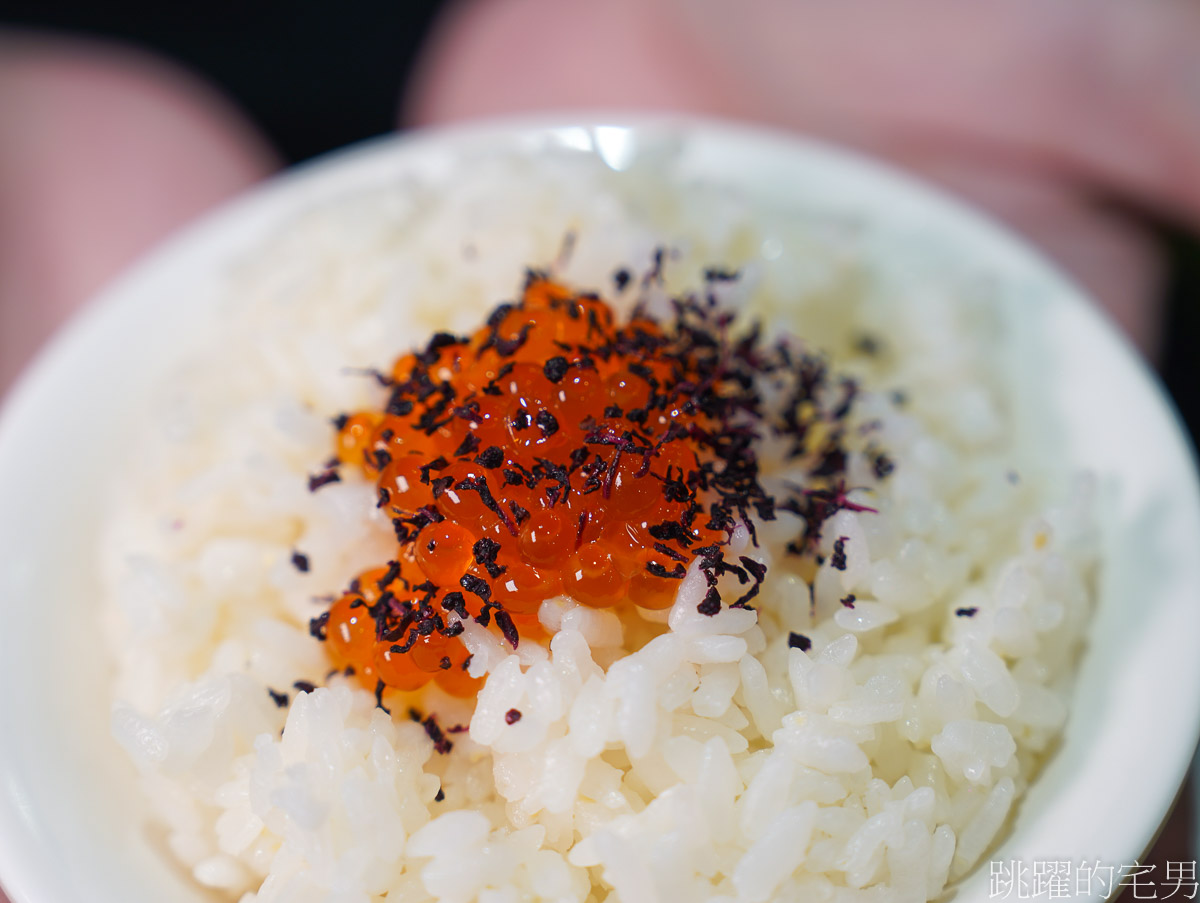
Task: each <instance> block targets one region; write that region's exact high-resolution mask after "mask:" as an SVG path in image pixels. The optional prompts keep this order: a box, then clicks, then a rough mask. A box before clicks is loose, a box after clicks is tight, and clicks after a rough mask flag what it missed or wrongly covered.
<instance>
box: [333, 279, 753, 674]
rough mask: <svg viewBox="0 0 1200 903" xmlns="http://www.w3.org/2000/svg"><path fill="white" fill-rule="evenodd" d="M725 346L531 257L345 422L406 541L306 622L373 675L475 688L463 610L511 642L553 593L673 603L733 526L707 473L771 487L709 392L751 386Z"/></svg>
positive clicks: (652, 605) (358, 461) (345, 432)
mask: <svg viewBox="0 0 1200 903" xmlns="http://www.w3.org/2000/svg"><path fill="white" fill-rule="evenodd" d="M726 351H727V349H726V348H725V346H724V345H722V344H721V343H719V342H713V341H708V340H702V337H698V334H693V333H690V332H688V331H687V330H686V329H683V328H682V327H680V328H678V329H677V330H676V331H675V332H670V331H668V330H665V329H664V328H662V327H661V326H660V325H659V324H657V323H656V322H654V321H653V320H651V319H649V318H648V317H646V316H644V315H642V314H640V313H638V314H635V316H634V317H633V318H632V319H631V320H630V322H629V323H628V324H626V325H624V326H620V325H618V324H617V318H616V316H615V314H614V312H613V310H612V309H611V308H610V307H609V306H608V305H607V304H605V303H604V302H603V301H601V300H600V299H599V298H597V297H594V296H591V295H586V294H579V293H576V292H573V291H571V290H570V289H568V288H567V287H565V286H563V285H561V284H559V283H557V282H555V281H553V280H551V279H549V278H547V277H545V276H542V275H539V274H533V273H531V274H530V276H529V278H528V279H527V281H526V284H525V288H524V293H523V297H522V299H521V301H520V302H519V303H517V304H511V305H504V306H501V307H500V308H498V309H497V310H496V311H495V312H494V313H493V314H492V315H491V317H490V318H489V320H488V322H487V324H486V325H485V326H483V327H482V328H480V329H479V330H478V331H476V332H475V333H474V334H473V335H472V336H470V337H468V338H465V339H459V338H456V337H454V336H450V335H446V334H438V335H436V336H434V338H433V339H432V341H431V342H430V343H429V345H428V346H427V348H426V349H425V350H424V351H422V352H420V353H416V354H408V355H405V356H403V357H401V358H400V359H398V360H397V361H396V363H395V364H394V366H393V367H392V368H391V370H390V372H389V373H388V374H386V375H381V377H380V381H381V382H384V383H385V384H386V385H387V386H388V388H389V390H390V397H389V398H388V400H387V403H386V405H385V407H384V408H383V410H379V411H360V412H357V413H354V414H352V415H350V416H346V417H342V418H339V421H338V426H339V429H338V434H337V438H336V443H335V445H336V452H337V457H338V459H339V461H340V462H341V464H342V465H344V466H346V467H351V468H355V469H358V470H359V471H361V472H362V473H363V474H364V475H365V476H366V478H368V479H370V480H371V481H373V482H374V483H375V486H376V489H377V491H378V499H379V503H378V506H379V507H380V508H381V509H383V510H384V511H385V512H386V513H387V514H388V515H389V516H390V517H391V519H392V523H393V527H394V529H395V533H396V538H397V552H396V555H395V560H394V561H392V562H390V563H389V565H388V567H386V568H379V569H375V570H372V571H370V572H367V573H365V574H362V575H359V577H358V578H357V579H356V580H355V581H353V582H352V584H351V591H350V592H349V593H347V594H346V595H344V596H342V597H341V598H339V599H338V600H337V601H336V602H335V603H334V604H333V605H332V607H331V608H330V609H329V611H328V612H327V613H326V614H325V615H323V616H322V618H319V619H316V621H314V633H317V634H318V635H320V636H321V637H322V638H323V639H325V641H326V644H327V648H328V650H329V655H330V658H331V661H332V662H333V664H334V666H335V667H336V668H339V669H347V668H352V669H353V671H354V673H356V674H357V675H358V677H359V679H360V680H361V681H362V682H363V684H364V685H365V686H367V687H369V688H371V689H374V690H375V691H376V693H381V692H382V691H383V689H384V688H385V687H390V688H394V689H397V690H416V689H419V688H421V687H423V686H425V685H426V684H428V683H429V682H430V681H435V682H436V683H437V684H438V685H439V686H441V687H442V688H443V689H444V690H446V691H447V692H449V693H452V694H455V695H459V696H470V695H472V694H474V693H475V692H476V691H477V690H478V687H479V685H480V683H481V681H479V680H476V679H474V678H472V677H470V675H469V674H468V673H467V668H468V666H469V663H470V656H469V654H468V653H467V650H466V648H465V647H464V646H463V644H462V642H461V640H460V639H459V636H460V635H461V633H462V630H463V626H462V622H463V621H466V620H467V619H474V620H475V621H476V622H478V623H480V624H482V625H483V626H485V627H488V628H489V629H494V630H498V631H499V632H500V633H501V635H502V636H503V637H504V638H505V639H506V640H507V641H508V642H509V643H510V644H511V645H513V646H514V647H515V646H516V645H517V643H518V641H519V638H521V637H524V638H526V639H528V638H530V637H532V638H534V639H539V638H542V637H544V635H545V634H544V631H543V630H542V628H541V625H540V624H539V623H538V621H537V610H538V607H539V605H540V604H541V603H542V601H544V600H545V599H547V598H551V597H554V596H556V595H560V594H563V595H567V596H570V597H571V598H573V599H574V600H575V601H577V602H579V603H581V604H584V605H588V606H593V607H596V608H610V607H613V606H628V605H636V606H642V607H644V608H647V609H663V608H667V607H669V606H670V605H671V604H672V602H673V600H674V598H675V594H676V589H677V587H678V586H679V581H680V579H681V578H682V577H683V575H684V573H685V572H686V568H687V564H688V563H689V562H690V561H692V559H693V557H694V556H697V555H700V554H702V552H703V550H705V549H707V550H710V552H704V553H703V554H706V555H711V550H719V549H720V548H721V547H723V546H724V545H726V544H727V543H728V540H729V536H730V533H731V529H732V522H733V516H734V514H735V513H737V512H735V511H734V510H733V509H734V508H735V507H736V505H734V504H733V503H726V504H722V503H721V502H720V501H718V502H715V503H714V502H713V501H712V499H713V498H714V496H713V494H712V493H711V492H708V493H707V494H706V490H708V489H709V488H710V487H709V485H708V484H709V483H710V482H716V483H721V481H722V479H723V480H724V482H725V483H726V484H729V485H734V484H735V483H736V484H737V485H739V486H743V489H741V490H739V491H741V492H743V493H744V492H745V487H749V488H750V490H752V492H758V493H760V494H761V488H760V487H758V485H757V482H756V470H755V469H754V466H753V453H752V452H747V451H745V448H746V447H747V446H746V445H745V442H746V441H748V440H744V441H743V438H742V437H740V436H739V435H736V434H735V435H734V436H733V439H732V440H730V439H729V438H728V437H725V438H720V436H721V431H722V429H726V430H728V424H727V423H725V422H723V421H722V420H721V418H722V414H721V412H720V410H718V409H717V408H714V406H713V404H711V403H706V402H705V399H714V398H716V399H728V398H733V397H736V396H737V393H738V392H739V391H741V392H745V391H747V386H746V385H745V381H744V380H743V381H742V382H741V383H738V384H733V383H729V382H726V381H725V378H724V376H723V370H722V367H724V366H725V364H724V362H723V357H722V355H725V354H726ZM721 442H724V443H725V445H724V446H722V445H721V444H720V443H721ZM739 442H741V443H742V444H740V445H739V444H738V443H739ZM722 455H724V458H723V459H722ZM743 459H745V461H743ZM731 462H732V463H731ZM746 462H748V463H746ZM743 467H745V468H747V470H746V473H745V474H741V473H740V471H739V468H743ZM738 481H741V482H740V483H738ZM730 493H732V490H730V492H729V493H726V494H727V495H729V494H730ZM720 498H723V497H720ZM725 501H726V502H728V500H727V499H725ZM739 504H740V503H739ZM740 513H741V515H742V516H743V517H744V516H745V511H744V506H743V510H741V512H740ZM717 557H718V559H719V552H718V553H717ZM703 560H706V561H709V562H710V563H711V560H712V559H711V557H710V558H708V559H703ZM735 570H736V569H735ZM714 580H715V578H714ZM714 580H710V583H712V582H714Z"/></svg>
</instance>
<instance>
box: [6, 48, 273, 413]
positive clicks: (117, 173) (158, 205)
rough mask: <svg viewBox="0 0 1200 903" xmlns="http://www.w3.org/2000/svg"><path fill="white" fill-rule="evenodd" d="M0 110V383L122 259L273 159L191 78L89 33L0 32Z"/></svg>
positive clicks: (268, 168)
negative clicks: (68, 36)
mask: <svg viewBox="0 0 1200 903" xmlns="http://www.w3.org/2000/svg"><path fill="white" fill-rule="evenodd" d="M0 117H2V119H3V122H4V128H3V129H0V390H2V389H3V387H4V385H5V384H7V382H8V381H9V380H11V378H12V377H13V375H14V374H15V373H16V371H17V370H18V369H19V367H20V366H21V364H22V363H24V361H25V360H27V359H28V357H29V356H30V355H31V354H32V352H33V350H34V349H35V348H36V346H37V345H38V344H39V343H40V342H41V341H42V340H43V339H44V338H45V337H46V336H47V335H49V333H50V332H51V330H52V329H53V328H54V327H55V326H56V325H57V324H58V323H60V322H61V321H62V320H63V319H65V317H66V316H67V315H68V314H69V313H70V312H71V311H72V310H73V309H74V308H75V307H77V306H78V305H79V304H80V303H81V302H82V301H83V300H85V299H86V298H87V297H88V296H89V295H91V294H92V293H93V292H94V291H96V290H97V289H98V288H99V287H100V286H101V285H102V284H103V283H104V282H106V281H107V280H108V279H110V278H112V277H113V276H114V275H115V274H116V273H117V272H118V271H119V270H120V269H121V268H122V267H124V266H125V265H127V264H128V263H129V262H130V261H132V260H133V259H134V258H135V257H137V256H138V255H139V254H140V253H142V252H143V251H144V250H145V249H147V248H148V247H149V246H151V245H152V244H154V243H155V242H156V241H158V240H159V239H161V238H162V237H163V236H164V235H166V234H167V233H169V232H170V231H171V230H172V229H174V228H176V227H177V226H179V225H180V224H182V223H184V222H186V221H187V220H189V219H191V218H192V217H194V216H195V215H196V214H198V213H200V212H201V211H203V210H205V209H207V208H208V207H210V206H212V205H213V204H215V203H216V202H218V201H220V200H222V199H223V198H226V197H229V196H230V195H232V194H234V193H235V192H237V191H239V190H241V189H243V188H244V187H246V186H247V185H250V184H252V183H253V182H255V181H256V180H258V179H260V178H262V177H263V176H264V175H265V174H267V173H268V172H270V171H271V170H272V169H273V168H274V167H275V165H276V163H275V160H274V157H273V155H272V154H271V152H270V151H269V150H268V149H267V147H266V146H265V144H264V143H263V142H262V140H261V139H259V138H258V137H257V136H256V135H255V134H254V133H253V132H252V131H251V130H250V128H249V127H248V126H247V125H246V124H245V122H244V121H243V120H242V119H241V118H240V117H239V116H238V115H237V114H236V113H235V112H234V111H232V110H231V109H230V108H229V106H228V105H226V104H225V103H224V102H222V101H221V100H220V99H219V98H217V97H216V96H214V95H213V94H212V92H210V91H209V90H207V89H206V88H204V87H203V86H201V85H199V84H198V83H197V82H195V81H194V80H193V79H190V78H189V77H187V76H185V75H183V74H182V73H180V72H179V71H177V70H175V69H173V68H171V67H168V66H167V65H166V64H164V63H162V62H159V61H156V60H153V59H149V58H147V57H145V56H142V55H138V54H134V53H133V52H130V51H124V50H116V49H113V48H102V47H100V46H97V45H92V44H84V43H75V42H66V41H60V40H54V41H51V40H48V39H44V38H32V37H29V36H24V35H21V36H14V35H8V36H5V37H4V47H3V52H0Z"/></svg>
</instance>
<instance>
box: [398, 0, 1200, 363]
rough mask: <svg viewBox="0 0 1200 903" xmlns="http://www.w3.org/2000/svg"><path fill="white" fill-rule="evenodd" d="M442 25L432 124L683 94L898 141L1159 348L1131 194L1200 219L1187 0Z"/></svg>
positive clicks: (431, 66) (519, 0)
mask: <svg viewBox="0 0 1200 903" xmlns="http://www.w3.org/2000/svg"><path fill="white" fill-rule="evenodd" d="M426 46H427V47H428V51H427V53H426V56H425V59H424V62H423V65H422V67H421V69H420V74H421V76H422V77H418V78H415V79H413V80H412V82H411V85H412V89H411V91H410V93H409V95H408V97H407V98H406V99H405V102H404V110H405V115H406V117H407V118H408V119H410V120H411V121H413V122H415V123H419V124H427V123H436V122H443V121H447V120H454V119H462V118H467V117H472V116H479V115H495V114H497V113H514V112H533V111H554V110H560V111H561V110H570V109H579V108H586V107H591V108H600V109H607V110H620V109H630V108H635V109H677V110H679V109H682V110H688V111H693V112H700V113H711V114H716V115H720V116H726V117H732V118H737V119H744V120H750V121H755V122H763V123H770V124H773V125H777V126H782V127H785V128H788V129H794V130H796V131H800V132H803V133H806V134H809V135H814V136H817V137H821V138H828V139H831V140H834V141H837V142H839V143H842V144H846V145H850V146H852V147H856V148H860V149H863V150H866V151H868V152H870V153H873V154H875V155H878V156H881V157H884V158H887V159H890V160H892V161H894V162H896V163H899V164H901V165H902V166H904V167H906V168H908V169H910V170H913V171H915V172H916V173H917V174H919V175H922V176H924V177H925V178H927V179H929V180H931V181H933V182H935V183H938V184H941V185H942V186H944V187H946V188H949V189H951V190H952V191H954V192H956V193H958V194H960V195H962V196H964V197H966V198H967V199H968V200H970V201H973V202H974V203H976V204H978V205H979V206H981V207H983V208H984V209H986V210H988V211H990V212H992V213H993V214H994V215H995V216H997V217H998V218H999V219H1001V220H1003V221H1005V222H1007V223H1008V224H1009V225H1011V226H1012V227H1014V228H1015V229H1016V230H1017V231H1019V232H1021V233H1023V234H1024V235H1025V236H1026V237H1028V238H1029V239H1031V240H1032V241H1033V242H1034V244H1036V245H1038V246H1040V247H1041V248H1042V249H1043V250H1044V251H1045V252H1046V253H1047V254H1048V255H1049V256H1050V257H1051V258H1052V259H1054V260H1055V261H1057V262H1058V263H1059V264H1060V265H1061V266H1062V267H1063V268H1064V269H1066V270H1067V271H1068V272H1069V273H1071V274H1072V275H1073V276H1074V277H1075V278H1076V279H1077V280H1078V281H1080V282H1081V283H1082V284H1083V285H1084V286H1085V287H1086V288H1087V289H1088V290H1090V292H1091V293H1092V294H1093V295H1094V296H1095V297H1097V298H1098V299H1099V301H1100V302H1101V304H1102V305H1103V306H1104V307H1106V308H1107V309H1108V311H1109V312H1110V314H1111V315H1112V316H1113V317H1114V318H1115V319H1116V320H1117V322H1118V323H1119V324H1120V325H1121V326H1122V327H1123V328H1124V329H1125V330H1126V332H1127V333H1128V334H1129V335H1130V336H1131V337H1132V338H1133V340H1134V342H1135V344H1137V345H1138V346H1139V347H1140V348H1141V350H1142V351H1143V352H1145V353H1147V354H1148V355H1150V356H1153V354H1154V352H1155V349H1156V347H1157V344H1158V330H1159V323H1160V316H1159V315H1160V311H1159V310H1158V298H1159V296H1160V294H1161V281H1162V277H1163V262H1162V260H1161V257H1160V252H1159V250H1158V248H1157V246H1156V244H1155V242H1154V241H1153V238H1152V236H1151V235H1149V234H1148V232H1147V230H1146V228H1145V227H1144V226H1143V225H1142V222H1141V221H1140V220H1139V218H1138V217H1136V216H1132V215H1130V213H1129V211H1130V209H1137V208H1143V209H1148V210H1153V211H1156V212H1157V213H1160V214H1162V215H1166V216H1171V217H1177V218H1179V219H1181V220H1184V221H1190V222H1191V223H1192V224H1196V223H1200V7H1197V6H1196V5H1195V4H1194V3H1190V2H1187V0H1163V2H1159V3H1154V4H1145V3H1141V4H1131V3H1128V2H1124V0H1005V2H991V3H962V2H960V0H904V2H895V0H837V2H833V0H799V2H797V0H747V2H745V3H739V4H737V5H734V4H730V3H720V2H717V0H656V2H645V0H608V2H606V3H602V4H600V3H593V4H581V3H563V2H559V0H501V2H493V0H463V2H460V3H459V5H458V6H457V7H454V8H453V9H452V11H451V13H450V14H449V15H447V16H446V17H444V19H443V20H442V24H441V27H440V30H439V31H438V32H436V33H435V36H434V38H433V40H431V41H429V42H428V43H427V45H426ZM549 73H553V77H548V74H549Z"/></svg>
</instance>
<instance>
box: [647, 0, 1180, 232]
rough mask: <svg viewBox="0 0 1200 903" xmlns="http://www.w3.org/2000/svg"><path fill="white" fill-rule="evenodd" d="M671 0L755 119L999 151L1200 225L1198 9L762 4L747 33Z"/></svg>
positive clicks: (724, 13) (721, 14)
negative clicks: (1174, 213)
mask: <svg viewBox="0 0 1200 903" xmlns="http://www.w3.org/2000/svg"><path fill="white" fill-rule="evenodd" d="M668 2H669V4H670V7H671V9H672V10H673V12H674V15H673V16H672V17H671V18H672V21H673V22H674V24H675V28H676V31H677V33H681V34H683V35H686V37H684V38H682V39H683V40H684V41H686V42H687V43H689V44H690V45H691V46H693V47H694V48H695V49H696V50H697V52H698V54H699V55H700V57H701V58H703V59H704V60H705V62H706V65H709V66H712V67H715V68H717V69H719V70H720V71H721V72H722V74H723V75H724V77H725V78H727V79H728V80H729V82H730V88H729V90H730V91H731V93H732V94H734V95H735V96H736V101H735V104H736V107H737V108H738V109H740V110H742V111H744V113H748V114H749V115H751V116H754V117H755V118H763V117H766V118H770V119H773V120H775V121H782V122H784V123H787V124H791V125H798V126H802V127H803V126H809V127H811V126H812V125H817V126H819V127H820V128H821V130H822V131H824V132H825V133H829V134H835V135H839V136H843V137H844V138H846V139H848V140H852V141H855V142H859V143H867V144H870V145H872V146H879V145H881V144H886V145H888V146H896V145H903V144H905V143H928V142H936V141H941V142H955V143H959V144H963V145H967V146H969V145H975V146H988V147H992V148H994V149H999V148H1002V149H1003V150H1004V151H1005V152H1006V153H1007V154H1009V155H1011V156H1014V157H1017V156H1021V157H1024V158H1025V159H1026V160H1027V161H1028V162H1029V164H1030V165H1035V166H1038V167H1040V168H1042V169H1044V170H1046V171H1048V172H1052V173H1055V174H1056V175H1058V176H1060V177H1061V178H1066V179H1074V180H1077V181H1078V182H1079V183H1081V184H1089V185H1093V186H1097V185H1098V186H1102V187H1105V188H1107V189H1109V190H1111V191H1119V192H1122V193H1124V194H1126V195H1128V196H1130V197H1132V198H1135V199H1137V200H1138V201H1140V202H1142V203H1145V204H1147V205H1150V206H1154V207H1158V208H1160V209H1167V210H1172V211H1174V212H1176V213H1179V214H1182V215H1184V216H1187V217H1189V218H1190V219H1191V220H1192V221H1193V222H1200V7H1197V6H1196V5H1195V4H1194V3H1191V2H1188V0H1162V2H1157V3H1137V4H1131V3H1127V2H1123V0H1006V2H1004V3H961V2H957V0H906V2H902V3H894V2H880V0H846V2H840V3H789V2H784V0H754V2H752V3H751V5H750V7H749V8H748V9H746V8H743V9H742V10H740V11H739V19H738V22H737V26H738V27H736V28H735V27H732V26H733V24H734V23H732V22H731V19H730V10H729V7H728V6H727V5H724V4H719V3H716V2H715V0H689V2H683V0H668ZM751 11H752V12H751ZM726 112H733V110H731V109H729V108H727V109H726Z"/></svg>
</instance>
